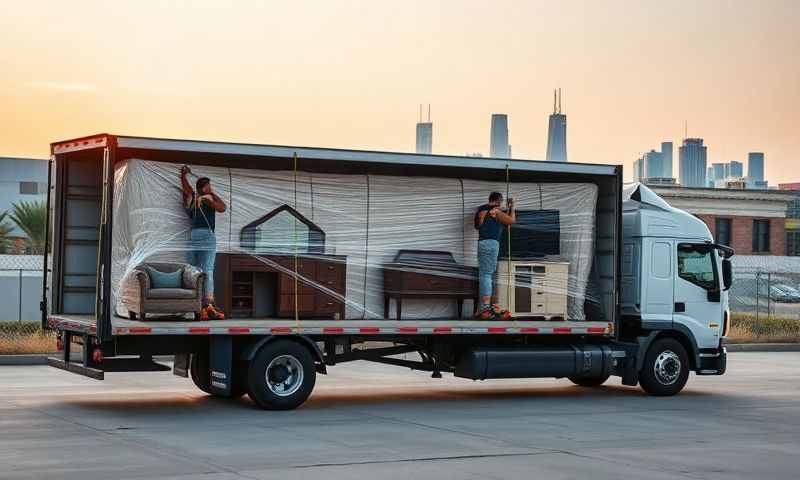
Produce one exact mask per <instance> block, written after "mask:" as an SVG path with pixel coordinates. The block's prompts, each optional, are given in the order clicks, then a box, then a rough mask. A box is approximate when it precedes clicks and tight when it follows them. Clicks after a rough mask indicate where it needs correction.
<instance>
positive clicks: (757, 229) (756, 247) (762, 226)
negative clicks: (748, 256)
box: [753, 220, 769, 253]
mask: <svg viewBox="0 0 800 480" xmlns="http://www.w3.org/2000/svg"><path fill="white" fill-rule="evenodd" d="M764 252H769V220H753V253H764Z"/></svg>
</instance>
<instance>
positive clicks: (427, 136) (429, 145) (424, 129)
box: [416, 105, 433, 154]
mask: <svg viewBox="0 0 800 480" xmlns="http://www.w3.org/2000/svg"><path fill="white" fill-rule="evenodd" d="M416 152H417V153H425V154H429V153H431V152H433V123H431V106H430V105H428V121H427V122H423V121H422V105H420V106H419V122H418V123H417V150H416Z"/></svg>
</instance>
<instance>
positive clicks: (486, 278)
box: [475, 192, 517, 320]
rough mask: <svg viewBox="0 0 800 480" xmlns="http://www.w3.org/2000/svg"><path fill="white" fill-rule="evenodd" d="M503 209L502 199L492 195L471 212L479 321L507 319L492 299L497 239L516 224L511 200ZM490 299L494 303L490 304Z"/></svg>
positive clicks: (498, 241) (509, 316)
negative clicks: (475, 242) (475, 251)
mask: <svg viewBox="0 0 800 480" xmlns="http://www.w3.org/2000/svg"><path fill="white" fill-rule="evenodd" d="M506 203H507V208H506V210H503V209H502V208H501V206H502V204H503V195H502V194H500V192H492V193H491V194H490V195H489V203H487V204H484V205H481V206H480V207H478V211H477V212H475V229H476V230H478V290H479V295H480V299H481V305H480V308H479V309H478V313H477V314H476V317H477V318H480V319H482V320H507V319H509V318H511V313H510V312H509V311H508V310H501V309H500V307H499V306H498V305H497V296H496V295H493V280H494V272H495V271H496V270H497V256H498V254H499V253H500V236H501V235H502V234H503V227H504V226H507V225H511V224H512V223H514V222H515V221H516V220H517V214H516V212H515V211H514V200H512V199H510V198H509V199H508V202H506ZM493 299H494V303H492V300H493Z"/></svg>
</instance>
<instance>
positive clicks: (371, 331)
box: [48, 314, 613, 335]
mask: <svg viewBox="0 0 800 480" xmlns="http://www.w3.org/2000/svg"><path fill="white" fill-rule="evenodd" d="M48 324H49V326H50V327H51V328H53V329H56V330H70V331H75V332H81V333H94V331H95V330H96V320H95V319H94V317H93V316H90V315H60V314H53V315H50V316H49V317H48ZM111 325H112V332H113V334H114V335H279V334H304V335H428V334H482V335H485V334H539V335H610V334H612V333H613V324H611V323H609V322H588V321H563V320H562V321H531V320H509V321H481V320H464V319H461V320H459V319H452V320H300V321H295V320H291V319H278V318H234V319H230V320H206V321H189V320H185V321H181V320H155V319H154V320H148V321H139V320H128V319H126V318H121V317H114V318H113V319H112V321H111Z"/></svg>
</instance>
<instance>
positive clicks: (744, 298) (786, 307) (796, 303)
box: [729, 256, 800, 342]
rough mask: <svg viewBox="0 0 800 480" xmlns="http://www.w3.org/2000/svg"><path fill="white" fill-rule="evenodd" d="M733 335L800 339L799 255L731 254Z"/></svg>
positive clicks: (768, 338)
mask: <svg viewBox="0 0 800 480" xmlns="http://www.w3.org/2000/svg"><path fill="white" fill-rule="evenodd" d="M733 265H734V280H733V286H732V287H731V290H730V292H729V302H730V310H731V317H732V332H731V337H732V338H733V339H741V340H742V341H791V342H797V341H800V257H775V256H738V257H737V256H734V257H733Z"/></svg>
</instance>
